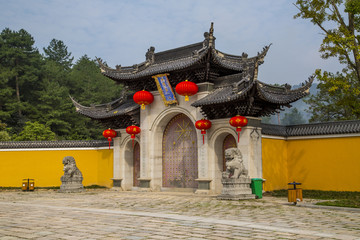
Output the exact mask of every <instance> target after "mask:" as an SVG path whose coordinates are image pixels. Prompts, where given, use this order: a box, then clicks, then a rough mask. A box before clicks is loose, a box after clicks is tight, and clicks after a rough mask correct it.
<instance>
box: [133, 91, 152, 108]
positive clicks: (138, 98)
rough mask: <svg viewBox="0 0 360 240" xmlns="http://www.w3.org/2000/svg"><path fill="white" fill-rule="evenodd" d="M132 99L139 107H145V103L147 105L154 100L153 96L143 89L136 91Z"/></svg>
mask: <svg viewBox="0 0 360 240" xmlns="http://www.w3.org/2000/svg"><path fill="white" fill-rule="evenodd" d="M133 99H134V101H135V102H136V103H137V104H139V105H141V109H145V105H149V104H151V103H152V102H153V101H154V96H153V95H152V94H151V93H150V92H148V91H145V90H142V91H138V92H136V93H135V94H134V96H133Z"/></svg>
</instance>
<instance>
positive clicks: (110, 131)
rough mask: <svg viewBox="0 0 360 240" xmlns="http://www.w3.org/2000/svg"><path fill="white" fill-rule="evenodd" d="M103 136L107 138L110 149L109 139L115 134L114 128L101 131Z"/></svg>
mask: <svg viewBox="0 0 360 240" xmlns="http://www.w3.org/2000/svg"><path fill="white" fill-rule="evenodd" d="M103 136H104V137H106V138H107V140H108V141H109V149H110V142H111V140H112V139H113V138H114V137H116V136H117V133H116V131H115V130H113V129H111V128H109V129H106V130H104V131H103Z"/></svg>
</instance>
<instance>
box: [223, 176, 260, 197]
mask: <svg viewBox="0 0 360 240" xmlns="http://www.w3.org/2000/svg"><path fill="white" fill-rule="evenodd" d="M221 182H222V184H223V189H222V191H221V195H219V196H217V198H218V199H224V200H241V199H255V195H254V194H252V191H251V188H250V184H251V179H250V177H245V176H240V177H239V178H237V179H235V178H223V179H221Z"/></svg>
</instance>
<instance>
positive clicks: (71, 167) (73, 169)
mask: <svg viewBox="0 0 360 240" xmlns="http://www.w3.org/2000/svg"><path fill="white" fill-rule="evenodd" d="M62 162H63V164H64V175H63V176H62V177H61V181H62V182H63V183H64V182H80V183H81V182H82V180H83V176H82V173H81V172H80V170H79V169H78V168H77V166H76V163H75V159H74V158H73V157H71V156H67V157H64V159H63V161H62Z"/></svg>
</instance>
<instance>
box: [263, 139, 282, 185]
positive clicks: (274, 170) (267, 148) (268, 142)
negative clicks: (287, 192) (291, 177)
mask: <svg viewBox="0 0 360 240" xmlns="http://www.w3.org/2000/svg"><path fill="white" fill-rule="evenodd" d="M262 162H263V166H262V167H263V178H264V179H265V180H266V181H265V182H264V184H263V186H264V190H265V191H272V190H279V189H285V188H287V180H288V170H287V142H286V141H285V140H278V139H270V138H263V139H262Z"/></svg>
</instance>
